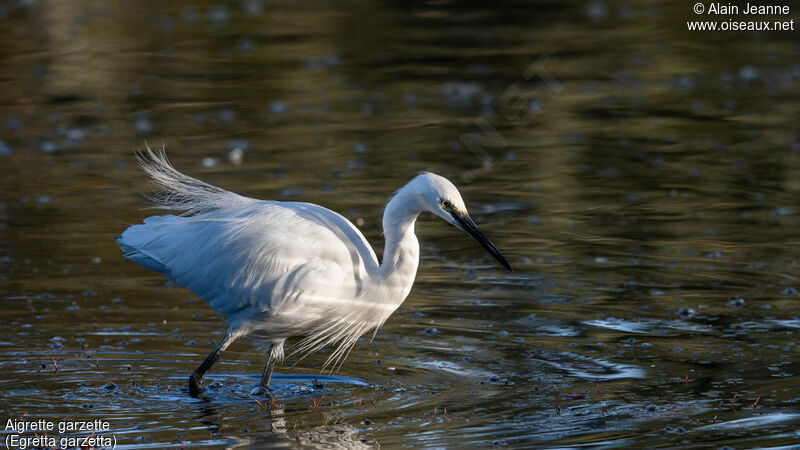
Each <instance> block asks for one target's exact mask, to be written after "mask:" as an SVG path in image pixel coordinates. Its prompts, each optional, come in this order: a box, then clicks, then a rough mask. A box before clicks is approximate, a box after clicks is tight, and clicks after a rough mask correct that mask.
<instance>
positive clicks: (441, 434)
mask: <svg viewBox="0 0 800 450" xmlns="http://www.w3.org/2000/svg"><path fill="white" fill-rule="evenodd" d="M25 3H26V2H14V3H12V4H9V5H2V9H0V37H2V38H3V39H2V40H3V43H4V44H3V49H1V50H0V55H2V58H3V62H4V64H2V65H0V140H1V141H0V142H2V144H3V145H0V162H2V163H3V164H2V169H0V171H1V172H0V173H2V177H0V183H1V184H0V185H1V186H2V189H0V219H1V220H0V236H1V237H2V242H3V245H2V247H0V294H2V297H3V303H2V304H3V308H4V309H3V312H4V316H5V317H7V318H8V319H7V321H6V322H5V323H4V324H3V327H2V328H0V330H2V332H1V333H0V344H2V347H1V348H0V350H2V353H1V354H2V357H1V358H0V375H2V376H0V386H2V388H0V405H2V406H1V407H0V409H2V410H3V411H6V412H7V414H9V415H15V416H21V415H22V414H23V413H24V412H25V411H29V414H30V415H31V416H33V415H36V416H46V417H59V416H63V415H71V416H81V417H83V416H87V417H88V416H92V417H95V416H96V417H102V418H104V419H107V420H110V421H112V423H113V426H114V427H115V430H116V432H117V433H118V437H119V438H120V439H127V441H126V442H127V443H129V444H132V445H137V444H142V445H144V444H153V445H161V444H167V443H171V444H174V445H178V444H179V443H180V442H182V441H184V442H186V443H195V444H203V443H204V444H209V445H236V444H248V443H252V444H254V445H258V444H263V443H265V442H270V443H273V444H276V443H282V444H284V445H296V444H297V443H298V442H300V443H301V444H308V445H321V444H323V443H329V442H336V443H342V442H344V443H348V444H353V445H362V444H363V445H368V446H369V445H374V444H375V443H376V442H377V443H379V444H380V445H382V446H384V447H386V446H391V445H393V444H397V445H400V444H403V445H420V446H423V445H427V446H437V445H439V446H446V445H457V444H458V443H461V442H464V441H466V440H469V441H472V442H475V443H478V444H481V445H489V444H492V443H495V444H499V445H509V446H525V445H535V444H539V445H571V444H575V445H577V444H586V443H609V445H615V444H614V442H617V444H616V445H637V444H641V443H642V442H647V443H648V444H647V445H658V444H661V445H680V443H681V442H683V440H684V439H685V438H686V434H683V433H681V432H677V431H675V430H676V429H677V428H678V427H682V430H683V431H689V432H691V433H693V434H691V435H690V437H691V438H692V439H693V440H694V441H695V442H700V441H705V442H714V443H723V442H725V443H728V444H729V445H736V444H737V443H742V442H749V441H744V439H746V436H745V434H749V435H753V436H759V437H760V439H761V441H760V442H763V443H766V444H773V445H787V444H789V443H792V442H793V440H795V441H796V439H795V438H794V437H792V436H793V435H792V433H794V431H795V430H793V429H792V428H791V427H790V426H789V425H787V423H786V422H785V420H784V419H785V418H784V416H781V414H782V413H783V412H786V411H792V408H793V406H792V405H794V404H795V403H796V401H797V398H796V394H795V393H796V392H797V388H798V378H797V376H796V375H795V373H796V372H797V370H798V367H797V363H796V360H797V349H796V341H797V339H796V333H797V329H798V324H797V313H796V301H797V293H796V291H795V290H794V289H795V288H797V287H798V283H797V273H798V272H797V262H796V260H797V258H796V255H797V254H798V245H797V244H798V231H797V230H798V229H799V228H798V219H797V217H798V216H797V212H798V207H797V201H796V200H797V198H798V192H800V184H798V183H800V182H799V181H798V180H800V174H798V167H800V160H799V159H798V158H799V157H800V151H799V150H800V147H799V145H800V144H798V129H797V120H796V115H797V111H798V104H799V102H798V100H800V99H799V98H798V94H797V93H798V92H800V90H798V89H797V87H798V83H799V82H800V76H798V73H800V72H798V70H800V69H799V68H798V65H797V56H798V44H797V40H796V39H795V38H794V37H793V36H792V35H791V34H785V33H773V34H759V35H752V34H746V33H741V34H717V35H711V34H703V35H700V34H692V33H689V32H687V31H684V29H683V28H682V23H683V22H684V21H685V20H688V17H687V14H688V8H684V5H679V4H675V3H673V2H653V3H649V4H627V3H624V2H616V1H609V2H588V3H586V4H584V3H563V2H532V3H530V4H513V5H505V6H504V7H502V8H497V7H495V6H494V5H486V6H484V5H478V4H474V5H472V4H456V3H451V2H428V3H421V4H414V5H399V4H380V3H377V2H357V3H353V4H349V5H347V6H340V5H334V4H325V3H320V2H311V3H308V2H306V3H302V4H293V3H280V2H259V1H255V0H245V1H242V2H234V3H230V4H227V3H213V2H185V1H181V2H170V3H169V4H164V3H163V2H152V1H145V2H112V3H108V2H101V1H93V2H83V3H81V4H80V5H76V4H72V3H69V2H61V1H38V2H30V3H31V4H29V5H28V4H25ZM542 55H544V56H546V57H547V58H546V61H547V62H546V67H544V68H542V67H538V66H535V67H538V68H537V69H536V70H538V71H534V72H532V73H533V76H526V73H527V72H526V70H528V69H530V68H531V67H532V65H534V64H537V61H541V60H540V58H541V57H542ZM543 69H546V70H545V71H542V70H543ZM529 75H530V74H529ZM543 75H546V76H543ZM547 77H552V79H551V80H550V81H552V80H555V81H557V85H553V84H552V83H550V84H548V79H549V78H547ZM554 86H557V88H554ZM470 139H478V140H479V142H480V143H481V145H478V147H472V148H470V147H469V146H468V145H465V142H469V140H470ZM145 140H146V141H148V142H149V143H151V144H154V145H158V144H160V143H162V142H163V143H165V144H166V146H167V150H168V152H169V154H170V158H171V160H172V161H173V163H174V164H175V165H176V166H177V167H178V168H180V169H181V170H184V171H185V172H187V173H189V174H192V175H194V176H198V177H201V178H203V179H205V180H207V181H209V182H212V183H214V184H217V185H219V186H221V187H224V188H227V189H230V190H233V191H236V192H239V193H242V194H245V195H249V196H254V197H260V198H272V199H284V200H303V201H311V202H316V203H320V204H323V205H326V206H328V207H330V208H332V209H334V210H336V211H339V212H341V213H343V214H344V215H345V216H346V217H347V218H349V219H350V220H352V221H354V222H356V221H358V223H360V224H361V225H360V228H361V229H362V230H364V233H365V235H366V236H367V238H368V239H369V240H370V242H371V243H372V245H373V246H374V247H375V248H376V250H377V251H378V253H380V251H381V250H382V247H383V243H382V237H381V236H380V232H381V230H380V216H381V213H382V208H383V206H384V204H385V202H386V201H387V199H388V198H389V197H390V196H391V193H392V192H393V191H394V190H395V189H397V188H398V187H400V186H401V185H403V184H404V183H405V182H406V181H407V180H408V179H410V178H411V177H413V176H414V175H415V174H416V173H417V172H418V171H419V170H432V171H434V172H437V173H440V174H442V175H445V176H447V177H449V178H450V179H452V180H453V181H454V182H455V183H456V184H457V185H459V187H460V188H461V189H462V193H463V194H464V197H465V200H466V201H467V205H468V207H469V208H470V211H471V213H472V215H473V216H474V217H475V218H476V220H477V221H478V222H479V223H480V224H481V226H482V228H483V229H484V230H485V231H486V232H487V234H488V235H489V236H490V237H491V238H492V240H493V241H494V242H495V243H496V244H497V246H498V247H499V248H500V249H501V250H502V251H503V253H504V254H506V255H507V256H508V257H509V260H510V262H511V263H512V265H513V266H514V267H515V269H516V271H515V272H514V273H513V274H506V273H504V272H503V271H501V270H498V269H497V268H496V267H495V266H494V265H493V262H492V261H491V260H489V258H488V257H487V256H485V255H484V254H483V252H482V250H481V249H480V248H477V246H475V245H474V243H473V242H472V241H471V240H469V239H468V238H466V237H465V236H463V235H461V234H460V233H459V232H457V231H456V230H454V229H452V228H451V227H449V226H448V225H447V224H444V223H442V222H440V221H438V220H434V219H432V218H430V217H423V218H422V219H421V221H420V223H419V225H418V227H417V228H418V233H419V237H420V242H421V246H422V258H423V259H422V264H421V267H420V272H419V274H418V279H417V284H416V285H415V288H414V291H413V292H412V294H411V296H410V297H409V299H408V301H407V303H406V304H405V305H404V307H403V308H402V309H401V310H399V311H398V312H397V313H396V314H395V315H394V316H393V317H392V318H391V319H390V320H389V322H388V323H387V324H386V326H385V327H384V329H383V330H382V331H381V332H380V333H379V334H378V336H377V338H376V340H375V341H374V342H372V343H370V342H360V343H359V344H358V345H357V346H356V348H355V349H354V351H353V354H352V355H351V357H350V361H349V362H348V363H347V364H345V366H344V369H343V370H342V372H341V373H340V374H339V377H338V378H337V377H333V378H331V379H330V380H326V381H324V382H323V383H324V384H326V387H325V388H324V389H322V390H316V389H314V387H313V386H314V382H313V378H315V377H320V375H319V373H318V370H317V369H318V367H319V366H320V365H321V363H322V361H324V359H325V358H326V357H327V355H324V354H323V355H318V356H316V357H313V358H310V359H309V360H305V361H303V362H302V363H301V364H300V365H298V366H296V367H291V366H289V367H284V368H280V369H279V376H278V378H277V381H278V391H279V398H280V399H281V404H280V405H279V408H278V409H277V410H274V411H272V412H271V413H270V412H268V411H266V409H265V408H261V409H259V408H260V407H259V406H258V405H257V404H256V403H255V402H254V401H252V399H250V398H248V397H247V396H246V392H247V391H249V387H250V385H251V384H254V383H255V377H256V376H257V374H258V372H259V370H260V365H261V364H262V363H263V361H262V359H263V357H262V355H261V354H259V353H258V352H257V351H256V350H255V347H253V346H251V345H249V344H248V343H246V342H242V343H237V344H236V345H235V346H234V347H232V348H231V350H230V351H229V353H228V354H227V355H226V358H225V359H223V361H221V364H220V366H219V368H218V369H216V368H215V371H213V372H212V373H211V379H212V380H216V381H217V382H218V383H219V384H218V385H217V386H216V387H214V388H212V389H211V392H212V400H211V401H210V402H208V403H194V402H192V401H190V400H188V399H187V397H186V395H185V394H184V393H182V392H181V389H183V388H184V384H185V378H186V376H187V375H188V373H189V372H190V371H191V370H192V369H193V368H194V366H196V364H197V362H198V361H199V360H200V359H202V357H203V355H204V354H205V353H207V352H208V350H209V349H210V348H211V346H212V345H213V341H216V340H218V339H219V338H220V337H221V333H222V331H223V328H224V326H223V325H222V323H221V321H220V320H219V318H218V317H216V316H215V315H214V314H213V312H212V311H211V310H210V309H209V308H207V307H206V306H205V305H204V304H203V303H202V301H200V300H198V299H196V298H194V297H193V296H191V294H190V293H188V292H186V291H184V290H181V289H170V288H165V287H163V280H161V279H160V278H159V277H157V276H155V275H154V274H152V273H149V272H147V271H145V270H144V269H141V268H139V267H137V266H135V265H133V264H131V263H129V262H126V261H124V260H122V258H121V257H120V252H119V249H118V248H117V247H116V246H115V245H114V243H113V240H112V239H113V237H114V236H116V235H117V234H118V233H119V232H120V231H122V230H123V229H124V228H125V227H126V226H127V225H129V224H132V223H137V222H139V221H141V220H142V218H144V217H146V216H148V215H150V214H152V212H151V211H149V210H147V209H144V208H145V207H146V204H145V202H144V201H143V199H142V197H141V195H140V194H141V192H142V191H143V190H145V189H146V180H145V178H144V175H143V174H142V173H141V172H140V171H139V170H138V169H137V168H136V167H135V164H134V162H133V158H132V151H133V150H134V149H136V148H137V147H141V146H142V145H143V143H144V142H145ZM473 142H474V141H473ZM4 146H5V147H7V149H8V150H3V148H4ZM8 153H10V154H8ZM237 155H238V156H237ZM238 158H241V161H239V159H238ZM740 300H741V301H740ZM51 359H52V360H53V361H54V362H55V364H58V365H59V366H60V367H61V369H60V370H59V372H58V373H55V374H54V370H53V366H52V364H53V362H51ZM629 368H634V369H637V370H640V372H633V371H628V369H629ZM636 373H643V374H644V375H643V378H637V376H639V375H635V374H636ZM586 374H590V375H589V376H587V375H586ZM591 374H594V376H595V378H598V379H599V380H600V381H596V380H593V379H591V378H592V376H591ZM290 375H294V377H293V376H290ZM346 377H353V378H355V379H359V380H363V381H364V382H365V383H366V385H362V384H358V383H357V382H354V381H353V380H351V379H349V378H346ZM684 377H685V378H684ZM676 380H677V381H676ZM681 380H684V381H685V382H683V381H681ZM678 381H681V382H678ZM107 383H114V385H115V387H107V386H108V384H107ZM598 383H599V384H598ZM598 386H599V388H600V392H597V388H598ZM734 394H738V396H740V397H737V398H741V399H742V400H741V401H742V403H741V405H740V406H741V407H739V408H738V411H737V412H733V411H732V409H731V408H729V403H730V400H731V398H733V397H734ZM322 395H325V398H326V402H327V401H332V402H333V405H330V406H325V408H323V411H321V412H320V411H314V410H313V408H311V409H310V408H309V405H313V403H315V402H317V401H318V399H319V398H320V397H321V396H322ZM756 398H760V400H759V403H758V405H760V406H759V408H760V409H758V412H756V411H755V409H756V408H749V407H747V404H752V402H753V401H755V400H756ZM154 399H155V400H154ZM154 401H156V402H160V403H159V406H160V407H159V408H153V407H152V405H153V402H154ZM745 401H746V402H747V404H746V403H745ZM359 404H360V406H356V405H359ZM651 407H652V408H651ZM444 408H446V409H447V414H446V417H444ZM759 414H762V416H759ZM745 415H748V416H747V417H753V418H758V417H766V418H770V417H772V418H775V420H776V422H774V423H773V424H771V425H764V424H767V423H769V421H768V420H767V419H764V424H758V423H756V424H753V425H750V428H747V429H745V430H743V431H742V433H744V434H741V435H737V434H736V433H732V432H731V431H730V430H724V431H715V430H716V429H715V428H713V426H711V425H714V424H713V422H727V421H732V420H736V419H741V418H743V417H744V416H745ZM686 416H691V417H693V418H694V419H696V420H699V421H700V425H698V424H697V423H696V422H695V423H694V425H691V424H688V423H687V422H685V421H684V420H683V419H684V418H685V417H686ZM142 424H145V425H142ZM147 424H151V425H147ZM667 428H669V430H667ZM298 430H299V431H298ZM782 433H783V434H782ZM795 434H796V433H795ZM136 439H139V440H138V441H137V440H136ZM362 439H363V440H366V442H362ZM615 439H617V440H621V441H615ZM619 442H623V443H624V444H620V443H619ZM654 442H656V444H654ZM745 445H749V444H745Z"/></svg>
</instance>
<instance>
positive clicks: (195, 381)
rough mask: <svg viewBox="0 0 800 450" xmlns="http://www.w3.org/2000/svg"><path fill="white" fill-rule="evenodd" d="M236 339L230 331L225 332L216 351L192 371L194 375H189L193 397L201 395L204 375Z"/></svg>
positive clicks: (190, 392)
mask: <svg viewBox="0 0 800 450" xmlns="http://www.w3.org/2000/svg"><path fill="white" fill-rule="evenodd" d="M234 339H235V338H234V337H233V335H231V334H230V333H227V334H225V337H224V338H222V340H221V341H220V343H219V345H217V348H215V349H214V351H213V352H211V353H210V354H209V355H208V357H206V359H205V361H203V362H202V363H201V364H200V367H198V368H197V369H196V370H195V371H194V372H193V373H192V375H191V376H190V377H189V395H191V396H192V397H199V396H200V394H202V393H203V386H202V381H203V377H204V376H205V374H206V372H208V370H209V369H211V366H213V365H214V363H215V362H217V360H218V359H219V357H220V355H222V352H224V351H225V349H226V348H228V346H229V345H231V342H233V341H234Z"/></svg>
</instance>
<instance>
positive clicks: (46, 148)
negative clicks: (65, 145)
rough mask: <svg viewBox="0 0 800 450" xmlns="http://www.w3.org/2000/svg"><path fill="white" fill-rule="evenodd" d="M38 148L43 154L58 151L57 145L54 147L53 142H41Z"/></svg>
mask: <svg viewBox="0 0 800 450" xmlns="http://www.w3.org/2000/svg"><path fill="white" fill-rule="evenodd" d="M40 148H41V149H42V151H43V152H45V153H54V152H55V151H56V150H58V145H56V143H55V142H53V141H44V142H42V144H41V146H40Z"/></svg>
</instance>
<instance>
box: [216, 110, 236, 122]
mask: <svg viewBox="0 0 800 450" xmlns="http://www.w3.org/2000/svg"><path fill="white" fill-rule="evenodd" d="M217 120H218V121H220V122H222V123H232V122H233V121H234V120H236V111H234V110H232V109H230V108H223V109H220V110H219V111H217Z"/></svg>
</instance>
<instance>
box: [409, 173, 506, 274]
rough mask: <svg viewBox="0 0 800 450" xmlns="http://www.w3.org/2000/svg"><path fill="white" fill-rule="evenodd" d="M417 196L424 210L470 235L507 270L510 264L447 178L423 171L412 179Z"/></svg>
mask: <svg viewBox="0 0 800 450" xmlns="http://www.w3.org/2000/svg"><path fill="white" fill-rule="evenodd" d="M414 184H415V185H416V186H415V187H416V191H417V198H418V200H419V201H420V202H421V203H422V205H421V206H422V207H423V208H424V209H425V210H426V211H430V212H432V213H434V214H436V215H437V216H439V217H441V218H442V219H444V220H446V221H448V222H450V224H452V225H453V226H455V227H456V228H458V229H460V230H461V231H463V232H465V233H467V234H469V235H470V236H472V237H473V238H474V239H475V240H476V241H477V242H478V244H480V245H481V247H483V248H484V249H485V250H486V251H487V252H489V254H490V255H492V256H494V258H495V259H496V260H498V261H499V262H500V264H502V265H503V267H505V268H506V269H508V270H511V265H510V264H509V263H508V261H507V260H506V258H505V257H504V256H503V255H502V253H500V251H499V250H498V249H497V247H495V246H494V244H492V241H490V240H489V238H488V237H486V235H485V234H483V232H482V231H481V230H480V228H478V225H476V224H475V222H474V221H473V220H472V218H471V217H470V216H469V213H467V207H466V206H465V205H464V200H463V199H462V198H461V194H460V193H459V192H458V189H456V187H455V186H454V185H453V183H451V182H450V181H449V180H448V179H447V178H444V177H441V176H439V175H436V174H433V173H428V172H426V173H423V174H421V175H419V176H417V178H415V179H414Z"/></svg>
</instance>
